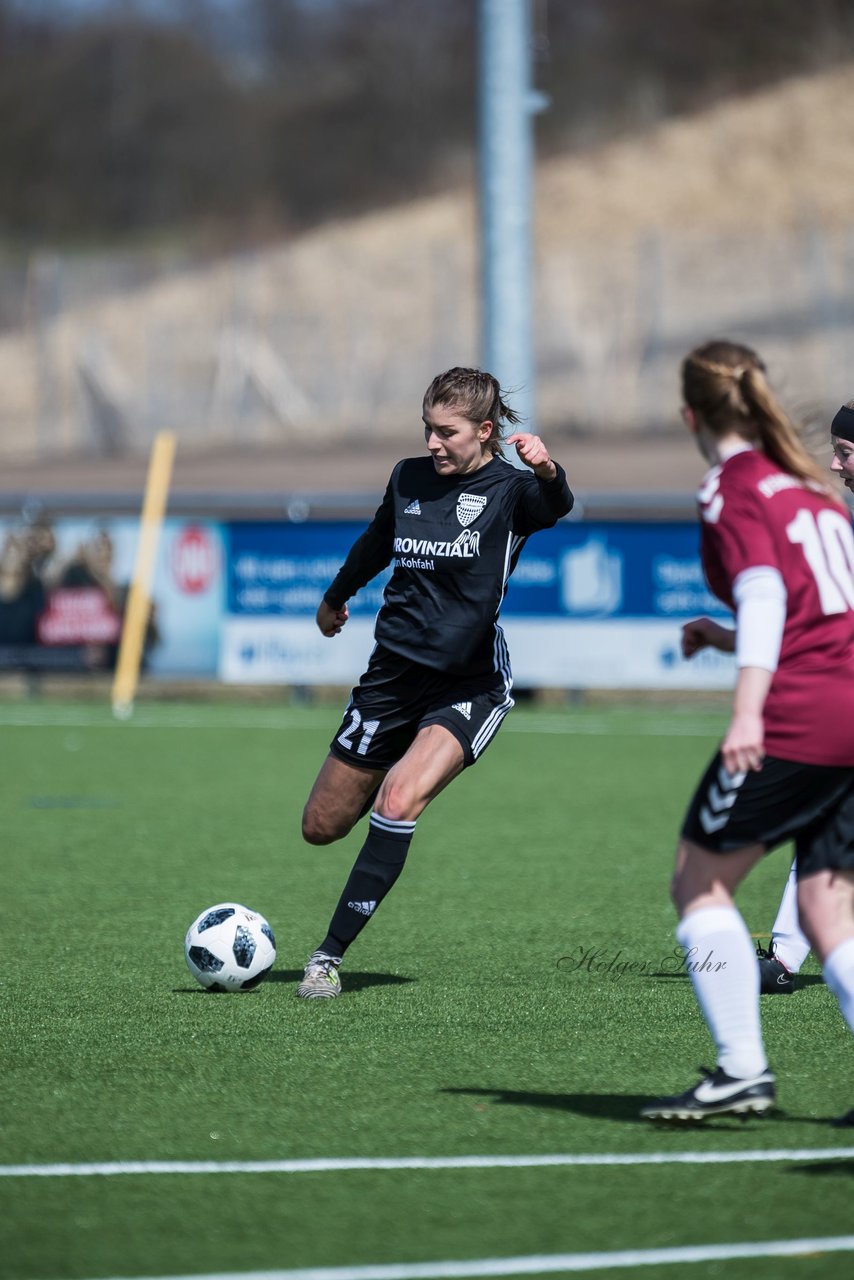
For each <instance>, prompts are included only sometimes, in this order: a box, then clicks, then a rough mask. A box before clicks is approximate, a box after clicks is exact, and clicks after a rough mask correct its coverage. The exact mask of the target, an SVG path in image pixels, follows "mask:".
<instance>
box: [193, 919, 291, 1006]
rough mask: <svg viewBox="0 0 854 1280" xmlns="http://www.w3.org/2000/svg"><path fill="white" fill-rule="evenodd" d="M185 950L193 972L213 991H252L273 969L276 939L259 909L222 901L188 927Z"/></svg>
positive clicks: (198, 979) (203, 984)
mask: <svg viewBox="0 0 854 1280" xmlns="http://www.w3.org/2000/svg"><path fill="white" fill-rule="evenodd" d="M184 954H185V955H186V957H187V966H188V968H189V970H190V973H191V974H192V975H193V977H194V978H195V979H196V981H197V982H199V983H201V985H202V986H203V987H207V988H208V990H210V991H251V990H252V988H253V987H257V985H258V983H259V982H261V980H262V979H263V978H264V977H265V976H266V975H267V974H268V973H269V972H270V970H271V969H272V967H273V961H274V960H275V959H276V939H275V938H274V937H273V930H272V929H271V928H270V926H269V924H268V923H267V921H266V920H265V919H264V917H263V916H262V915H259V914H258V912H257V911H250V910H249V908H248V907H242V906H241V905H240V903H239V902H219V903H217V905H216V906H214V907H208V908H207V910H206V911H203V912H202V913H201V915H199V916H198V917H197V918H196V919H195V920H194V921H193V923H192V924H191V925H190V927H189V929H188V930H187V936H186V938H185V939H184Z"/></svg>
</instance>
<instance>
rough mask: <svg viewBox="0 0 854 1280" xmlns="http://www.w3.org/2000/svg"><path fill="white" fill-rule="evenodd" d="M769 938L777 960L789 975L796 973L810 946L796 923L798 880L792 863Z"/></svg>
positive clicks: (797, 922)
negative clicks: (780, 961)
mask: <svg viewBox="0 0 854 1280" xmlns="http://www.w3.org/2000/svg"><path fill="white" fill-rule="evenodd" d="M771 938H772V941H773V943H774V955H775V956H776V957H777V959H778V960H782V962H783V964H784V965H785V966H786V968H787V969H788V970H789V972H790V973H798V972H799V971H800V968H801V965H802V964H803V962H804V961H805V960H806V958H807V956H808V955H809V953H810V944H809V942H808V941H807V939H806V938H805V937H804V935H803V933H801V926H800V923H799V921H798V880H797V876H796V874H795V863H794V862H793V863H792V869H791V871H790V872H789V878H788V880H787V881H786V887H785V889H784V890H783V897H782V898H781V899H780V908H779V910H778V912H777V919H776V920H775V921H774V927H773V929H772V930H771Z"/></svg>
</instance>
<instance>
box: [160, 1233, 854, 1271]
mask: <svg viewBox="0 0 854 1280" xmlns="http://www.w3.org/2000/svg"><path fill="white" fill-rule="evenodd" d="M852 1251H854V1236H824V1237H816V1238H807V1239H803V1240H759V1241H756V1243H749V1244H708V1245H706V1244H700V1245H683V1246H681V1247H677V1248H672V1249H621V1250H619V1251H617V1252H613V1253H544V1254H532V1255H530V1256H529V1257H519V1258H475V1259H471V1260H466V1261H460V1262H451V1261H437V1262H408V1263H407V1262H401V1263H389V1264H385V1265H382V1266H367V1267H308V1268H304V1269H303V1268H301V1269H298V1270H294V1271H242V1272H217V1273H216V1274H215V1275H204V1276H200V1275H195V1276H160V1277H158V1278H157V1280H467V1277H470V1276H525V1275H527V1276H538V1275H547V1274H549V1273H554V1272H571V1271H607V1270H610V1269H612V1268H615V1267H652V1266H660V1265H661V1264H666V1263H680V1264H683V1265H684V1264H685V1263H690V1262H726V1261H730V1260H732V1259H735V1258H801V1257H810V1256H811V1257H815V1256H816V1255H817V1254H818V1255H823V1254H827V1253H851V1252H852Z"/></svg>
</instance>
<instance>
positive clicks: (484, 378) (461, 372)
mask: <svg viewBox="0 0 854 1280" xmlns="http://www.w3.org/2000/svg"><path fill="white" fill-rule="evenodd" d="M435 405H443V406H444V407H445V408H451V407H453V408H455V409H458V410H459V412H460V413H461V414H462V415H463V417H464V418H468V420H469V422H472V423H474V424H475V426H479V425H480V423H481V422H491V423H492V432H491V433H490V436H489V439H488V440H487V441H486V445H485V447H486V448H487V450H488V451H489V452H490V453H491V454H493V455H495V454H497V453H499V452H500V450H501V434H502V433H501V424H502V422H506V423H508V424H509V425H510V426H514V427H515V426H517V425H518V424H519V423H520V422H521V421H522V417H521V415H520V414H518V413H516V411H515V409H511V408H510V406H509V405H508V404H506V403H505V402H504V398H503V395H502V391H501V387H500V386H499V385H498V380H497V379H496V378H494V377H493V376H492V374H491V373H486V372H484V370H482V369H462V368H454V369H448V370H447V371H446V372H445V373H439V374H437V375H436V377H435V378H434V379H433V381H432V382H431V383H430V386H429V387H428V388H427V390H426V391H425V392H424V405H423V409H424V412H425V413H426V412H427V410H428V409H432V408H433V407H434V406H435Z"/></svg>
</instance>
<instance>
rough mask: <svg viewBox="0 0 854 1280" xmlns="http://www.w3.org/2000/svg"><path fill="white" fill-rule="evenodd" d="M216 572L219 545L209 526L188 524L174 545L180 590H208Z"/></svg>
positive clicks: (188, 592) (196, 592) (191, 592)
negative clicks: (216, 545)
mask: <svg viewBox="0 0 854 1280" xmlns="http://www.w3.org/2000/svg"><path fill="white" fill-rule="evenodd" d="M215 573H216V548H215V547H214V544H213V539H212V538H211V536H210V534H209V533H208V531H207V529H204V528H202V526H201V525H197V524H188V525H185V526H184V528H183V529H182V530H181V532H180V533H179V534H178V536H177V538H176V539H175V542H174V543H173V546H172V574H173V576H174V578H175V582H176V583H177V584H178V588H179V590H181V591H183V592H184V594H185V595H188V596H196V595H200V594H201V593H202V592H203V591H207V589H208V587H209V586H210V585H211V583H212V582H213V579H214V575H215Z"/></svg>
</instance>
